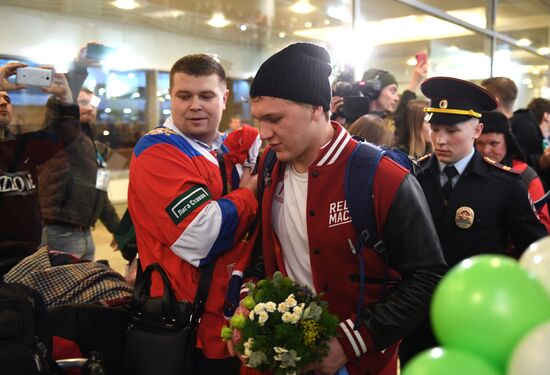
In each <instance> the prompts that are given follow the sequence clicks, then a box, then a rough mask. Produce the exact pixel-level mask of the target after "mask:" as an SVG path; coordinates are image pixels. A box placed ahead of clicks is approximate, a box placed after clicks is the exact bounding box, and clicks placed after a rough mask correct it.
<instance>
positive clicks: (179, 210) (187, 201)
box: [166, 185, 211, 225]
mask: <svg viewBox="0 0 550 375" xmlns="http://www.w3.org/2000/svg"><path fill="white" fill-rule="evenodd" d="M209 199H211V197H210V192H209V191H208V190H207V189H206V188H205V187H204V186H200V185H198V186H193V187H192V188H191V189H189V190H187V191H186V192H184V193H183V194H180V195H179V196H178V197H177V198H176V199H174V200H173V201H172V203H170V204H169V205H168V207H166V212H168V215H170V218H171V219H172V221H173V222H174V224H176V225H177V224H179V223H181V221H182V220H183V219H185V218H186V217H187V215H189V214H190V213H191V212H193V211H194V210H195V208H197V207H199V206H200V205H201V204H203V203H204V202H206V201H208V200H209Z"/></svg>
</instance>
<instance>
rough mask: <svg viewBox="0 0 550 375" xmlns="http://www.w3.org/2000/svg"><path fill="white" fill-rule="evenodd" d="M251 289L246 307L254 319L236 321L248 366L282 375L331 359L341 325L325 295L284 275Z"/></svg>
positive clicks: (239, 318)
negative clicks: (330, 348) (330, 351)
mask: <svg viewBox="0 0 550 375" xmlns="http://www.w3.org/2000/svg"><path fill="white" fill-rule="evenodd" d="M248 287H249V292H248V293H249V294H248V297H246V298H245V300H243V305H244V306H245V307H246V308H248V309H249V310H250V313H249V316H248V317H243V316H242V315H236V316H234V317H233V318H232V320H231V322H230V324H231V326H232V327H233V328H237V329H240V330H241V340H240V342H239V343H238V345H237V349H238V350H239V352H240V353H241V354H243V356H244V357H245V358H247V361H248V363H247V366H249V367H253V368H256V369H258V370H260V371H271V372H272V373H274V374H276V375H282V374H285V375H286V374H296V373H297V371H298V370H299V369H300V368H301V367H303V366H305V365H306V364H308V363H311V362H315V361H318V360H320V359H321V358H323V357H324V356H325V355H326V354H327V352H328V341H329V339H330V338H331V337H334V336H336V334H337V333H336V332H337V331H336V329H337V327H338V324H339V320H338V317H337V316H335V315H333V314H331V313H330V312H329V311H328V308H327V303H326V302H324V301H321V299H320V298H319V296H316V295H314V294H313V293H312V292H311V290H310V289H309V288H307V287H304V286H300V285H297V284H296V283H294V282H293V281H292V280H291V279H289V278H288V277H286V276H283V274H281V273H280V272H276V273H275V274H273V278H272V279H264V280H261V281H259V282H258V283H257V284H256V285H254V284H249V285H248ZM243 318H245V319H243Z"/></svg>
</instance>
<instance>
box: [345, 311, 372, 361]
mask: <svg viewBox="0 0 550 375" xmlns="http://www.w3.org/2000/svg"><path fill="white" fill-rule="evenodd" d="M340 328H342V331H344V333H345V334H346V337H347V338H348V341H349V342H350V344H351V346H352V347H353V350H354V351H355V355H356V356H357V357H359V356H360V355H361V354H365V353H366V352H367V345H366V344H365V341H364V340H363V338H362V337H361V334H360V333H359V331H357V330H354V329H353V322H352V321H351V319H346V320H345V321H343V322H341V323H340ZM359 347H361V350H359Z"/></svg>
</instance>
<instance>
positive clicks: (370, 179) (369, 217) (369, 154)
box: [258, 141, 417, 326]
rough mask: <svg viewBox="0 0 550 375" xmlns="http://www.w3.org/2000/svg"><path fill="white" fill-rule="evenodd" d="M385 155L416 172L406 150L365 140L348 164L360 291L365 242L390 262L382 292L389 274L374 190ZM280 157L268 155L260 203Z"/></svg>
mask: <svg viewBox="0 0 550 375" xmlns="http://www.w3.org/2000/svg"><path fill="white" fill-rule="evenodd" d="M384 156H386V157H388V158H390V159H391V160H393V161H394V162H396V163H397V164H399V165H401V166H402V167H403V168H405V169H407V170H408V171H409V172H411V173H413V174H414V173H416V168H417V164H416V162H415V161H414V160H412V159H411V158H410V157H409V155H407V154H405V153H404V152H402V151H400V150H398V149H395V148H387V147H379V146H376V145H374V144H372V143H369V142H361V141H360V142H359V143H357V145H356V146H355V148H354V150H353V152H352V154H351V156H350V158H349V160H348V162H347V165H346V174H345V182H344V190H345V195H346V201H347V203H348V209H349V213H350V216H351V221H352V223H353V226H354V227H355V230H356V231H357V233H358V238H357V242H356V244H354V245H353V246H354V251H355V253H356V255H357V258H358V260H359V295H363V294H364V288H365V264H364V259H363V257H362V256H361V252H362V250H363V249H364V246H365V245H366V246H367V247H370V248H372V249H374V250H375V251H376V253H377V254H378V255H379V256H380V257H382V259H383V260H384V264H386V269H385V272H384V273H385V276H384V283H383V287H382V291H381V293H382V294H384V293H385V291H386V286H387V282H388V277H389V270H388V267H387V264H388V256H387V252H386V245H385V244H384V241H383V239H382V238H381V236H380V235H379V230H378V228H377V224H376V218H375V215H374V202H373V194H372V192H373V185H374V174H375V172H376V168H377V167H378V164H379V163H380V160H382V157H384ZM276 161H277V157H276V155H275V151H273V150H271V149H270V150H269V151H268V152H267V154H266V156H265V159H264V163H263V165H262V169H261V171H260V175H259V184H258V185H259V186H258V200H259V202H260V207H261V203H262V198H263V191H264V187H265V185H268V184H270V183H271V173H272V171H273V167H274V166H275V162H276ZM350 245H352V244H350ZM362 301H363V298H359V299H358V303H357V317H359V316H360V312H361V310H362ZM355 324H356V326H357V325H358V324H359V318H358V319H357V321H356V322H355Z"/></svg>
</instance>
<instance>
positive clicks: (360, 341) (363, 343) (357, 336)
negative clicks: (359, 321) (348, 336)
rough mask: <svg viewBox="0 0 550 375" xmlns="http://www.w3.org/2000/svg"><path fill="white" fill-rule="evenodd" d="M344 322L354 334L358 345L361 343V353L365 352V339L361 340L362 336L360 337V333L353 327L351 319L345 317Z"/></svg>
mask: <svg viewBox="0 0 550 375" xmlns="http://www.w3.org/2000/svg"><path fill="white" fill-rule="evenodd" d="M344 323H347V324H348V326H349V328H350V329H351V330H352V332H353V333H354V334H355V338H356V339H357V342H358V343H359V345H361V349H362V350H363V353H362V354H365V353H366V352H367V344H365V340H363V337H361V334H360V333H359V331H358V330H354V329H353V326H354V324H353V322H352V321H351V319H346V321H345V322H344Z"/></svg>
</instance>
